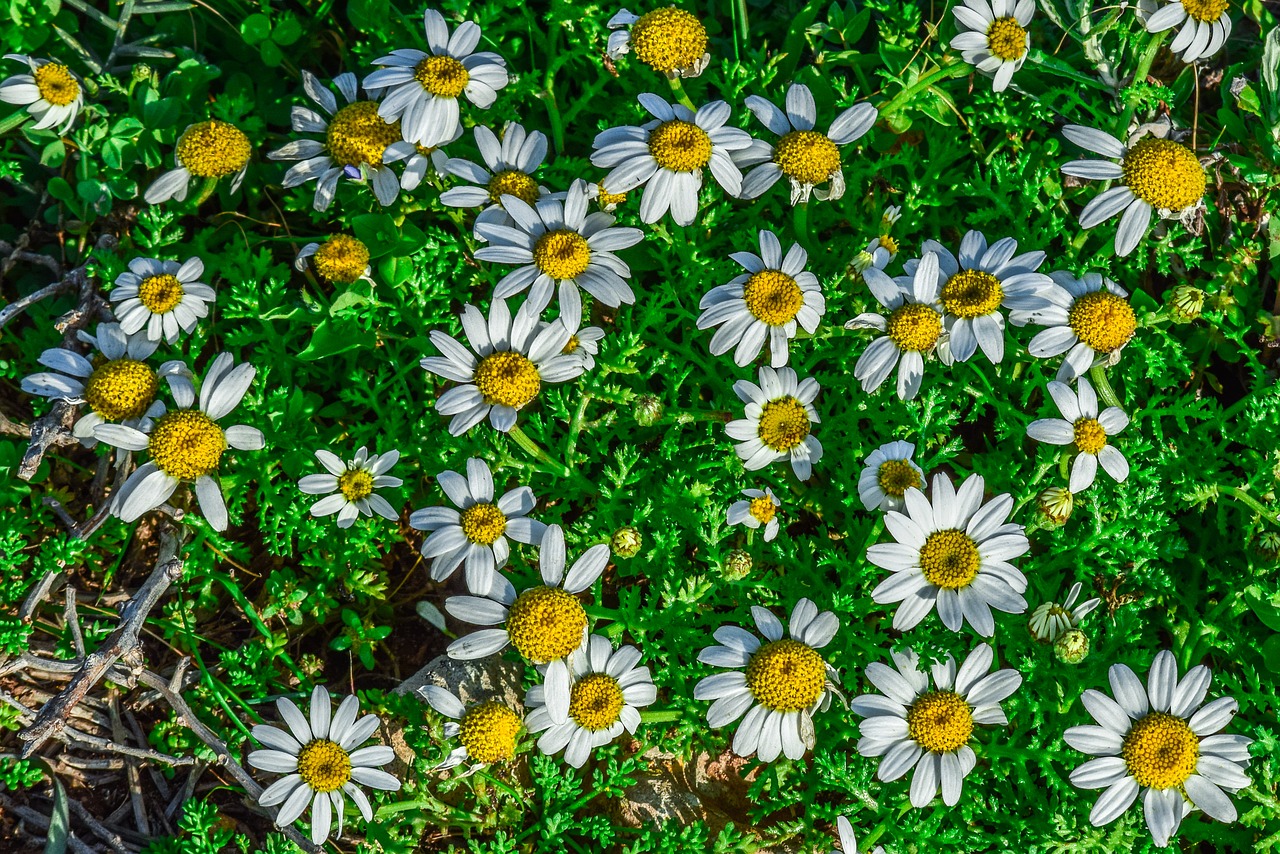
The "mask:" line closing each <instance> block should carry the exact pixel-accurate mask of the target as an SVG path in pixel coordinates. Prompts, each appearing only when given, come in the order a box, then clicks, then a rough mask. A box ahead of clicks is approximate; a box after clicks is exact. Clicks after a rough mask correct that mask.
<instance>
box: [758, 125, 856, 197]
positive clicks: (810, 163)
mask: <svg viewBox="0 0 1280 854" xmlns="http://www.w3.org/2000/svg"><path fill="white" fill-rule="evenodd" d="M773 162H774V163H777V164H778V168H779V169H781V170H782V171H783V174H785V175H786V176H787V177H788V178H794V179H795V180H797V181H799V182H800V183H801V184H821V183H822V182H823V181H825V180H827V179H828V178H830V177H831V176H832V175H834V174H835V173H836V171H837V170H838V169H839V168H840V149H839V148H836V144H835V143H834V142H832V141H831V140H830V139H828V138H827V137H826V136H825V135H823V134H820V133H818V132H817V131H815V130H793V131H791V132H790V133H788V134H786V135H785V136H783V137H782V139H780V140H778V144H777V146H776V147H775V148H774V150H773Z"/></svg>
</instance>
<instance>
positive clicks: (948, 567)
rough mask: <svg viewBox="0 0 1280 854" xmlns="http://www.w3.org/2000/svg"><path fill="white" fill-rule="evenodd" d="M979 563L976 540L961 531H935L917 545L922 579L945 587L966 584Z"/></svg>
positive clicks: (970, 579)
mask: <svg viewBox="0 0 1280 854" xmlns="http://www.w3.org/2000/svg"><path fill="white" fill-rule="evenodd" d="M980 564H981V560H980V559H979V558H978V544H977V543H975V542H974V541H973V539H972V538H970V536H969V535H968V534H966V533H965V532H964V531H957V530H954V529H948V530H945V531H934V532H933V533H932V534H930V535H929V536H928V538H927V539H926V540H925V541H924V545H923V546H921V547H920V569H921V570H923V571H924V578H925V581H928V582H929V583H930V584H932V585H934V586H936V587H941V588H943V589H944V590H959V589H960V588H961V587H968V586H969V584H970V582H972V581H973V579H974V578H975V577H976V576H977V574H978V567H979V565H980Z"/></svg>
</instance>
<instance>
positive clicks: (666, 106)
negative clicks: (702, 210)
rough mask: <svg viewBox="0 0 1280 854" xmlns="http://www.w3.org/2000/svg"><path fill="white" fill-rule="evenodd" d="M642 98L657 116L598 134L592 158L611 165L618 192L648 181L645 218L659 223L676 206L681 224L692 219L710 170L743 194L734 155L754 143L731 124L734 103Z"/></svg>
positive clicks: (609, 178)
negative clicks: (686, 103) (693, 103)
mask: <svg viewBox="0 0 1280 854" xmlns="http://www.w3.org/2000/svg"><path fill="white" fill-rule="evenodd" d="M639 101H640V106H642V107H644V108H645V110H647V111H648V112H649V114H650V115H652V116H653V117H654V118H653V121H650V122H646V123H645V124H644V125H641V126H640V127H616V128H609V129H608V130H606V131H603V132H602V133H600V134H597V135H596V138H595V142H594V143H592V146H593V148H594V150H593V151H592V153H591V163H592V165H594V166H600V167H602V168H605V169H608V170H610V171H609V174H607V175H605V177H604V184H605V186H607V187H609V188H610V190H612V191H613V192H615V193H626V192H629V191H631V190H633V189H635V188H636V187H639V186H641V185H642V184H643V185H644V194H643V195H642V196H641V197H640V219H641V221H643V222H646V223H653V222H657V221H658V220H660V219H662V217H663V215H664V214H666V212H667V211H668V210H670V211H671V218H672V219H673V220H674V221H675V222H676V224H677V225H690V224H692V223H693V220H694V218H695V217H696V216H697V215H698V191H699V190H701V189H702V174H703V171H704V170H706V169H710V170H711V176H712V177H713V178H715V180H716V183H717V184H719V185H720V186H721V187H723V188H724V190H725V192H727V193H729V195H731V196H736V195H738V192H739V190H741V189H742V173H741V172H740V171H739V170H738V167H737V166H736V165H735V164H734V161H733V156H732V155H733V153H734V152H736V151H741V150H743V149H745V148H746V147H747V146H749V145H750V144H751V137H749V136H748V135H747V133H746V131H743V130H740V129H738V128H735V127H726V126H725V123H726V122H727V121H729V118H730V116H731V115H732V112H733V111H732V110H730V109H729V105H728V104H726V103H725V102H724V101H712V102H710V103H708V104H704V105H703V106H701V107H699V108H698V111H697V112H696V113H695V112H693V111H692V110H690V109H689V108H688V107H685V106H684V105H683V104H671V103H668V102H667V101H665V100H663V99H662V98H660V97H658V96H657V95H654V94H651V93H648V92H646V93H644V94H642V95H640V97H639Z"/></svg>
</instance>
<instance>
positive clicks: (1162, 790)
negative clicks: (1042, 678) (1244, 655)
mask: <svg viewBox="0 0 1280 854" xmlns="http://www.w3.org/2000/svg"><path fill="white" fill-rule="evenodd" d="M1107 675H1108V677H1109V679H1110V682H1111V691H1112V693H1113V694H1114V695H1115V699H1114V700H1113V699H1111V698H1110V697H1108V696H1107V695H1106V694H1103V693H1102V692H1101V691H1095V690H1093V689H1092V688H1091V689H1089V690H1087V691H1085V692H1084V696H1083V697H1082V698H1081V699H1082V700H1083V702H1084V706H1085V708H1086V709H1088V710H1089V713H1090V714H1091V715H1093V717H1094V719H1095V720H1097V722H1098V723H1099V724H1100V726H1074V727H1071V728H1070V729H1068V730H1067V731H1066V733H1065V734H1064V735H1063V738H1064V740H1065V741H1066V742H1067V744H1069V745H1071V746H1072V747H1074V748H1075V749H1076V750H1079V751H1080V752H1081V753H1087V754H1089V755H1091V756H1096V757H1098V758H1096V759H1090V760H1089V761H1088V762H1085V763H1084V764H1083V765H1081V766H1079V767H1078V768H1076V769H1075V770H1074V771H1072V772H1071V782H1072V784H1073V785H1075V786H1076V787H1077V788H1081V789H1106V791H1105V792H1103V793H1102V796H1101V797H1099V798H1098V800H1097V802H1096V803H1095V804H1094V806H1093V810H1092V811H1091V812H1090V813H1089V821H1090V822H1091V823H1092V824H1093V826H1094V827H1102V826H1103V825H1106V824H1109V823H1111V822H1112V821H1115V820H1116V819H1117V818H1118V817H1119V816H1120V815H1121V813H1123V812H1124V811H1125V810H1127V809H1128V808H1129V805H1130V804H1132V803H1133V802H1134V800H1135V799H1136V798H1137V797H1138V795H1139V794H1140V793H1141V795H1142V805H1143V812H1144V813H1145V815H1146V820H1147V829H1148V830H1150V831H1151V838H1152V839H1153V840H1155V843H1156V846H1157V847H1160V848H1163V847H1164V846H1166V845H1168V844H1169V839H1170V838H1171V837H1172V836H1173V835H1174V834H1175V833H1177V832H1178V826H1179V825H1180V824H1181V823H1182V819H1183V818H1185V817H1186V816H1187V815H1188V814H1189V813H1190V812H1191V810H1193V809H1200V810H1203V811H1204V813H1205V815H1207V816H1209V817H1210V818H1215V819H1217V820H1218V821H1223V822H1228V823H1230V822H1233V821H1235V820H1236V808H1235V804H1233V803H1231V799H1230V798H1229V797H1227V795H1226V792H1233V793H1234V792H1237V791H1239V790H1240V789H1243V788H1246V787H1247V786H1248V785H1249V778H1248V777H1246V776H1245V774H1244V770H1245V768H1247V767H1248V764H1249V745H1250V744H1251V743H1252V741H1253V739H1251V738H1249V737H1248V736H1243V735H1227V734H1224V733H1220V732H1219V730H1221V729H1222V728H1223V727H1225V726H1226V725H1227V724H1228V723H1230V722H1231V718H1232V716H1234V715H1235V713H1236V711H1237V710H1238V708H1239V706H1238V705H1237V703H1236V701H1235V700H1234V699H1233V698H1231V697H1220V698H1218V699H1217V700H1213V701H1212V702H1209V703H1205V702H1204V699H1205V695H1206V694H1207V692H1208V690H1209V683H1210V681H1212V679H1213V673H1212V672H1211V671H1210V670H1209V668H1207V667H1205V666H1204V665H1197V666H1196V667H1193V668H1191V669H1190V670H1188V671H1187V673H1186V675H1185V676H1183V677H1182V679H1181V680H1179V679H1178V665H1177V662H1176V661H1175V659H1174V657H1173V653H1172V652H1170V651H1169V650H1161V651H1160V652H1159V653H1157V654H1156V657H1155V661H1153V662H1152V664H1151V672H1150V673H1149V674H1148V675H1147V684H1146V685H1145V686H1144V685H1143V684H1142V683H1141V682H1140V681H1138V677H1137V675H1135V674H1134V672H1133V671H1132V670H1130V669H1129V667H1128V666H1126V665H1124V664H1114V665H1112V666H1111V670H1110V671H1109V672H1108V674H1107Z"/></svg>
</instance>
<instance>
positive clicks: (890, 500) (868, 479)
mask: <svg viewBox="0 0 1280 854" xmlns="http://www.w3.org/2000/svg"><path fill="white" fill-rule="evenodd" d="M915 452H916V446H915V445H913V444H911V443H910V442H902V441H898V442H890V443H889V444H887V445H881V446H880V447H878V448H876V449H875V450H874V451H872V452H871V454H870V455H869V456H868V457H867V461H866V462H865V463H863V465H862V473H861V474H859V475H858V497H859V498H861V499H862V506H863V507H865V508H867V509H868V510H902V507H903V497H904V496H905V495H906V494H907V490H908V489H924V469H922V468H920V466H918V465H916V463H915V460H913V459H911V458H912V457H913V456H914V455H915Z"/></svg>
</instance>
